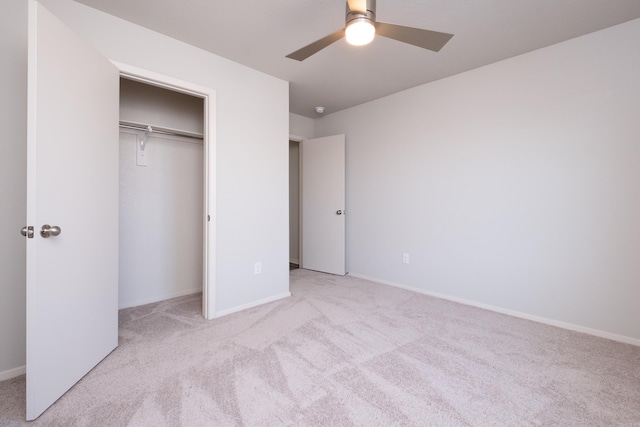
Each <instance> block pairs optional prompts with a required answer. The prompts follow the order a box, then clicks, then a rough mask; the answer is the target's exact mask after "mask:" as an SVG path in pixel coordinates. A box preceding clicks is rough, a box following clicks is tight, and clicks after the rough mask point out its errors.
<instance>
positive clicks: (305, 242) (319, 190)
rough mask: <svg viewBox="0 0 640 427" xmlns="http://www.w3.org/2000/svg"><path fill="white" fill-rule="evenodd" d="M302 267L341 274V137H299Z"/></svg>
mask: <svg viewBox="0 0 640 427" xmlns="http://www.w3.org/2000/svg"><path fill="white" fill-rule="evenodd" d="M300 148H301V150H302V156H301V158H302V167H301V169H302V180H301V186H302V191H301V193H302V212H301V220H302V265H301V267H302V268H306V269H308V270H315V271H322V272H325V273H331V274H339V275H344V274H345V273H346V267H345V138H344V135H335V136H328V137H325V138H316V139H307V140H304V141H302V143H301V145H300Z"/></svg>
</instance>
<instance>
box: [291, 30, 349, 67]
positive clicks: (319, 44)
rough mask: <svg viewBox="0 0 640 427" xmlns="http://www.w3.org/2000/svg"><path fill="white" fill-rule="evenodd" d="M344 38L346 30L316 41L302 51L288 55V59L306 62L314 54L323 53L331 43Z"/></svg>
mask: <svg viewBox="0 0 640 427" xmlns="http://www.w3.org/2000/svg"><path fill="white" fill-rule="evenodd" d="M343 37H344V28H343V29H341V30H338V31H336V32H335V33H331V34H329V35H328V36H326V37H323V38H321V39H320V40H316V41H314V42H313V43H311V44H309V45H307V46H305V47H303V48H302V49H298V50H296V51H295V52H293V53H290V54H289V55H287V58H291V59H295V60H296V61H304V60H305V59H307V58H308V57H310V56H311V55H313V54H314V53H316V52H319V51H321V50H322V49H324V48H325V47H327V46H329V45H330V44H331V43H334V42H336V41H338V40H340V39H341V38H343Z"/></svg>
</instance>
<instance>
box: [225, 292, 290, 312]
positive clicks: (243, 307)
mask: <svg viewBox="0 0 640 427" xmlns="http://www.w3.org/2000/svg"><path fill="white" fill-rule="evenodd" d="M290 296H291V292H284V293H282V294H279V295H274V296H272V297H269V298H265V299H261V300H258V301H253V302H250V303H247V304H242V305H238V306H236V307H232V308H228V309H226V310H222V311H220V312H218V313H216V314H215V316H214V317H215V318H218V317H222V316H226V315H228V314H232V313H237V312H238V311H242V310H246V309H248V308H253V307H257V306H259V305H262V304H266V303H269V302H273V301H277V300H279V299H283V298H287V297H290Z"/></svg>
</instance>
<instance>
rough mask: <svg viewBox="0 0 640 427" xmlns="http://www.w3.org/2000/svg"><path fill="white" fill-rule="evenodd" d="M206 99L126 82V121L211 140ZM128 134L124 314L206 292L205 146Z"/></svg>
mask: <svg viewBox="0 0 640 427" xmlns="http://www.w3.org/2000/svg"><path fill="white" fill-rule="evenodd" d="M203 106H204V105H203V99H202V98H197V97H193V96H188V95H185V94H181V93H177V92H173V91H169V90H166V89H162V88H158V87H155V86H150V85H145V84H142V83H139V82H133V81H131V80H127V79H121V82H120V120H124V121H127V122H136V123H141V124H151V125H155V126H162V127H166V128H171V129H179V130H183V131H189V132H193V133H198V134H202V133H203V132H204V127H203V126H204V125H203V117H204V108H203ZM154 135H156V134H154V133H151V134H149V136H148V139H147V142H146V146H145V150H144V151H145V156H146V159H147V165H146V166H139V165H137V164H136V163H137V162H136V147H137V145H138V144H139V142H140V138H141V137H142V132H139V131H132V130H127V129H122V130H121V131H120V242H119V243H120V254H119V255H120V256H119V272H118V304H119V307H120V308H123V307H132V306H137V305H141V304H147V303H150V302H155V301H161V300H164V299H168V298H173V297H177V296H181V295H188V294H192V293H195V292H201V291H202V258H203V249H202V248H203V238H204V235H203V227H202V225H203V221H204V201H203V192H204V190H203V183H204V168H203V164H204V150H203V145H202V139H197V140H196V139H191V138H184V137H179V136H178V137H174V136H165V135H162V134H157V136H154Z"/></svg>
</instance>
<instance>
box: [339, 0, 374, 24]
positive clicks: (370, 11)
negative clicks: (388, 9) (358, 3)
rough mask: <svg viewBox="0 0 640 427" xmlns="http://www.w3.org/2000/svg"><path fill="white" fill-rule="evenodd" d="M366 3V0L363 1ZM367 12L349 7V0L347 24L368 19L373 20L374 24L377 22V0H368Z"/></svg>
mask: <svg viewBox="0 0 640 427" xmlns="http://www.w3.org/2000/svg"><path fill="white" fill-rule="evenodd" d="M363 3H364V1H363ZM366 4H367V6H366V13H362V12H361V11H353V10H351V9H350V8H349V2H347V14H346V18H345V25H346V26H348V25H349V23H351V22H352V21H356V20H366V21H369V22H371V23H372V24H373V25H374V26H375V24H376V0H366Z"/></svg>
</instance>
